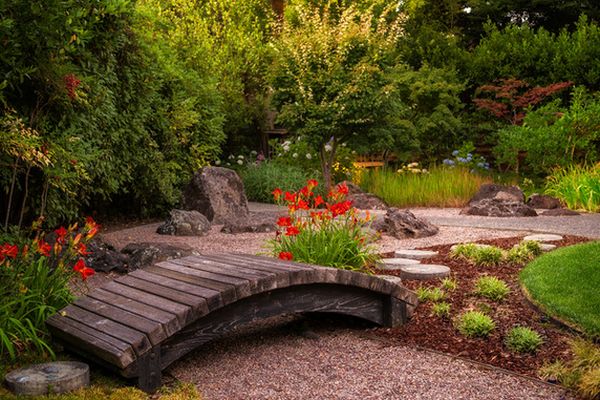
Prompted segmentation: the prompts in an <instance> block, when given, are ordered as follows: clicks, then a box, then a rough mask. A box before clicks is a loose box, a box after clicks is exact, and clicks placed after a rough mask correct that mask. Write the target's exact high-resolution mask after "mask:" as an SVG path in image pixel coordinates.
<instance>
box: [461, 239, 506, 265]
mask: <svg viewBox="0 0 600 400" xmlns="http://www.w3.org/2000/svg"><path fill="white" fill-rule="evenodd" d="M450 256H451V257H455V258H463V259H466V260H469V261H471V262H473V263H474V264H475V265H477V266H479V267H489V266H494V265H498V264H500V262H502V260H503V258H504V253H503V252H502V249H499V248H498V247H494V246H482V245H477V244H474V243H466V244H459V245H456V247H455V248H454V249H453V250H452V251H451V253H450Z"/></svg>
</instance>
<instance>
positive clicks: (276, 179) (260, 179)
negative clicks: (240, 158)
mask: <svg viewBox="0 0 600 400" xmlns="http://www.w3.org/2000/svg"><path fill="white" fill-rule="evenodd" d="M240 177H241V178H242V181H243V182H244V189H245V191H246V196H247V197H248V200H249V201H260V202H263V203H272V202H273V195H272V192H273V188H274V187H279V188H280V189H281V190H283V191H284V192H285V191H288V192H295V191H297V190H299V189H300V188H302V186H304V184H305V183H306V180H307V179H308V176H307V174H306V171H305V170H303V169H302V168H300V167H295V166H292V165H283V164H279V163H274V162H271V161H266V162H262V163H260V164H255V165H252V164H251V165H248V166H247V167H246V168H244V169H241V170H240Z"/></svg>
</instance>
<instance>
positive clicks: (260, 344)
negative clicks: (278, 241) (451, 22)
mask: <svg viewBox="0 0 600 400" xmlns="http://www.w3.org/2000/svg"><path fill="white" fill-rule="evenodd" d="M251 209H252V210H253V211H265V210H274V209H273V208H272V206H267V205H260V204H252V205H251ZM413 212H414V213H415V214H416V215H418V216H419V217H424V218H429V219H430V220H431V221H432V222H433V223H435V224H439V226H440V232H439V233H438V234H437V235H435V236H432V237H429V238H422V239H406V240H397V239H394V238H391V237H388V236H384V237H383V238H382V240H381V241H379V242H378V246H379V249H380V251H382V252H387V251H392V250H395V249H398V248H418V247H426V246H433V245H438V244H448V243H457V242H466V241H475V240H481V239H492V238H501V237H511V236H515V235H524V234H526V233H529V232H534V231H535V232H554V233H570V234H575V235H581V236H588V237H600V231H599V230H598V229H599V225H597V224H596V222H598V221H597V219H598V217H597V215H590V216H582V217H544V218H541V217H540V218H538V219H537V220H536V221H537V223H533V222H529V221H527V222H525V219H516V218H509V219H503V220H499V219H487V218H480V217H479V218H465V217H463V216H459V215H458V210H456V209H416V210H413ZM550 218H551V219H550ZM157 226H158V224H147V225H142V226H137V227H133V228H129V229H123V230H119V231H114V232H110V233H107V234H104V235H103V239H104V240H106V241H107V242H109V243H111V244H113V245H114V246H115V247H117V248H122V247H124V246H125V245H126V244H128V243H130V242H154V243H169V244H172V245H178V246H186V247H191V248H193V249H195V250H197V251H199V252H202V253H206V254H209V253H218V252H225V251H238V252H246V253H252V254H256V253H261V252H265V251H266V250H265V248H264V247H263V246H264V242H265V240H267V239H269V238H272V237H273V234H272V233H271V234H269V233H266V234H251V233H248V234H238V235H229V234H223V233H220V232H219V230H220V228H221V227H220V226H214V227H213V228H212V229H211V232H210V233H209V235H207V236H204V237H166V236H162V235H158V234H156V233H155V231H156V228H157ZM577 226H580V227H582V228H581V229H580V230H579V231H578V230H577ZM515 231H520V232H518V233H517V232H515ZM94 278H95V282H94V283H93V284H92V286H96V285H97V284H99V283H101V282H103V281H106V280H110V279H111V278H112V275H105V274H98V276H96V277H94ZM298 318H300V317H281V318H275V319H272V320H269V321H264V322H261V323H257V324H255V325H253V326H252V327H249V328H245V329H244V330H241V331H238V332H236V333H235V334H233V335H231V336H228V337H226V338H223V339H220V340H218V341H215V342H213V343H209V344H207V345H205V346H203V347H201V348H200V349H199V350H198V351H196V352H194V353H192V354H190V355H188V356H187V357H185V358H183V359H182V360H180V361H178V362H177V363H175V364H174V365H173V366H172V367H171V368H170V369H169V371H168V373H169V374H171V375H172V376H173V377H175V378H176V379H179V380H181V381H185V382H192V383H193V384H195V385H196V386H197V387H198V389H199V390H200V392H201V393H202V395H203V398H204V399H205V400H211V399H230V400H234V399H347V400H351V399H357V400H358V399H373V400H375V399H428V400H436V399H515V400H517V399H519V400H527V399H540V400H541V399H547V400H553V399H556V400H559V399H572V398H573V397H571V395H570V394H568V393H567V392H565V390H564V389H562V388H561V387H557V386H550V385H547V384H544V383H542V382H536V381H534V380H530V379H527V378H524V377H520V376H515V375H513V374H510V373H507V372H504V371H502V370H497V369H487V368H482V367H481V366H479V365H478V364H475V363H471V362H468V361H464V360H459V359H455V358H452V357H450V356H446V355H440V354H437V353H432V352H429V351H423V350H419V349H415V348H410V347H407V346H398V345H391V344H388V343H384V342H381V341H380V340H376V339H374V338H373V337H370V336H369V335H368V334H367V335H365V332H368V329H366V328H365V327H362V328H361V329H352V328H351V326H354V325H352V324H348V322H347V321H346V322H340V321H339V320H332V321H329V322H323V321H319V322H318V324H317V325H318V326H316V327H310V329H308V330H306V329H304V328H303V329H298V324H299V322H298V321H299V320H298ZM309 321H310V320H309ZM409 323H410V322H409Z"/></svg>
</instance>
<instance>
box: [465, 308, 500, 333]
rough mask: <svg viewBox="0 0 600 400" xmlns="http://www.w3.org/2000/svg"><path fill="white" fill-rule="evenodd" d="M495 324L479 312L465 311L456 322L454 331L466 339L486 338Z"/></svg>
mask: <svg viewBox="0 0 600 400" xmlns="http://www.w3.org/2000/svg"><path fill="white" fill-rule="evenodd" d="M495 328H496V324H495V323H494V320H492V318H490V317H489V316H488V315H486V314H484V313H482V312H480V311H467V312H465V313H463V314H461V315H460V316H459V317H458V318H457V320H456V329H458V331H459V332H460V333H461V334H463V335H465V336H466V337H471V338H475V337H482V338H485V337H487V336H488V335H489V334H490V333H491V332H492V331H493V330H494V329H495Z"/></svg>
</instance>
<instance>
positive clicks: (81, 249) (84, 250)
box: [77, 243, 90, 256]
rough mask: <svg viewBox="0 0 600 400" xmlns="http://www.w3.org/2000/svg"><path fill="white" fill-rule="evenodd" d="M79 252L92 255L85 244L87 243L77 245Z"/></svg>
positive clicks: (83, 254)
mask: <svg viewBox="0 0 600 400" xmlns="http://www.w3.org/2000/svg"><path fill="white" fill-rule="evenodd" d="M77 252H78V253H79V255H82V256H88V255H90V252H89V251H88V250H87V246H86V245H85V243H79V244H78V245H77Z"/></svg>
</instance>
